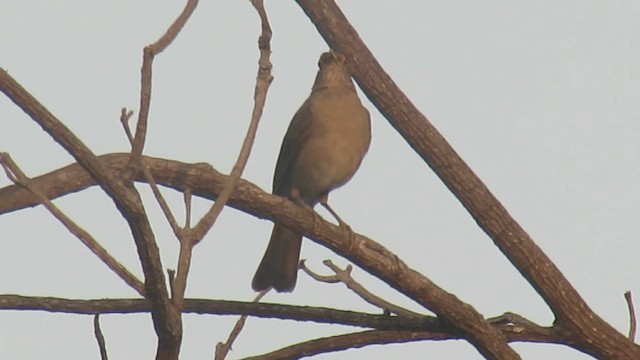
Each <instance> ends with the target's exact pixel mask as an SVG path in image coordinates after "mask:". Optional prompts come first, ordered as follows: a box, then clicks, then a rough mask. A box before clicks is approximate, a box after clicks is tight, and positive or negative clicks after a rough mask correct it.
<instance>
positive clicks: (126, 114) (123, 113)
mask: <svg viewBox="0 0 640 360" xmlns="http://www.w3.org/2000/svg"><path fill="white" fill-rule="evenodd" d="M132 115H133V110H128V111H127V108H122V110H120V124H122V128H123V129H124V133H125V134H126V135H127V140H129V145H131V146H133V134H131V128H129V120H130V119H131V116H132Z"/></svg>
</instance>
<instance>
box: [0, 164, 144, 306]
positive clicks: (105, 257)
mask: <svg viewBox="0 0 640 360" xmlns="http://www.w3.org/2000/svg"><path fill="white" fill-rule="evenodd" d="M0 164H1V165H2V167H3V168H4V171H5V173H6V174H7V177H8V178H9V179H10V180H11V181H13V182H14V183H15V184H16V185H19V186H22V187H24V188H25V189H27V190H28V191H30V192H31V193H32V194H34V195H35V196H37V198H38V199H39V200H40V203H41V204H42V205H44V207H45V208H46V209H47V210H49V212H50V213H51V215H53V216H54V217H55V218H56V219H58V221H60V222H61V223H62V225H64V227H66V228H67V230H69V232H70V233H72V234H73V235H75V236H76V237H77V238H78V239H79V240H80V241H81V242H82V243H83V244H84V245H85V246H86V247H87V248H89V250H91V252H93V253H94V254H95V255H96V256H97V257H98V258H99V259H100V260H101V261H102V262H103V263H104V264H105V265H107V267H108V268H109V269H111V270H112V271H113V272H114V273H116V275H118V276H119V277H120V278H121V279H122V280H124V282H125V283H127V284H128V285H129V286H131V287H132V288H133V289H134V290H135V291H137V292H138V294H140V295H142V296H145V288H144V284H143V283H142V281H140V280H138V278H137V277H136V276H135V275H133V274H132V273H131V272H130V271H129V270H127V268H126V267H125V266H124V265H122V264H121V263H120V262H119V261H118V260H116V259H115V258H114V257H113V256H111V254H109V252H108V251H107V249H105V248H104V247H102V245H100V243H98V241H96V239H94V238H93V236H91V234H89V233H88V232H87V231H86V230H84V229H83V228H82V227H80V226H79V225H78V224H76V223H75V222H74V221H73V220H71V219H70V218H69V217H68V216H67V215H65V214H64V213H63V212H62V211H61V210H60V209H59V208H58V207H57V206H55V205H54V204H53V203H52V202H51V200H49V199H48V198H47V197H46V196H45V195H44V194H43V193H42V192H41V191H39V190H38V189H37V188H35V187H34V186H32V184H31V180H30V179H29V178H28V177H27V176H26V175H25V173H24V172H22V170H21V169H20V167H18V165H17V164H16V163H15V162H14V161H13V159H11V156H10V155H9V154H7V153H0Z"/></svg>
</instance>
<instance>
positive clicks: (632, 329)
mask: <svg viewBox="0 0 640 360" xmlns="http://www.w3.org/2000/svg"><path fill="white" fill-rule="evenodd" d="M624 299H625V300H626V301H627V308H628V309H629V340H631V341H632V342H635V341H636V324H637V322H636V311H635V309H634V307H633V299H632V297H631V291H626V292H625V293H624Z"/></svg>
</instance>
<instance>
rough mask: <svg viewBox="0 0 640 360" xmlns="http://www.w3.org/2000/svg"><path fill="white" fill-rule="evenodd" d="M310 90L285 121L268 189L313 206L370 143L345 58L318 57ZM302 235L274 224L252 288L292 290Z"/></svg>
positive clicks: (350, 173) (366, 114)
mask: <svg viewBox="0 0 640 360" xmlns="http://www.w3.org/2000/svg"><path fill="white" fill-rule="evenodd" d="M318 67H319V70H318V74H317V75H316V80H315V82H314V83H313V88H312V89H311V95H309V98H308V99H307V100H306V101H305V102H304V103H303V104H302V106H301V107H300V109H298V111H297V112H296V114H295V115H294V116H293V119H292V120H291V123H290V124H289V129H288V130H287V133H286V135H285V136H284V140H283V141H282V146H281V148H280V155H279V156H278V162H277V164H276V170H275V174H274V176H273V194H275V195H279V196H283V197H286V198H288V199H290V200H292V201H294V202H297V203H298V204H301V205H304V206H309V207H311V208H313V207H314V206H315V205H316V204H317V203H318V202H320V203H321V204H322V205H323V206H325V207H326V208H327V210H329V211H330V212H331V214H333V215H334V216H335V217H336V219H337V220H338V222H339V223H340V224H341V225H344V223H343V222H342V220H341V219H340V218H339V217H338V216H337V214H336V213H335V212H334V211H333V210H332V209H331V207H329V205H328V204H327V200H328V196H329V192H330V191H331V190H333V189H335V188H337V187H340V186H342V185H344V184H345V183H346V182H347V181H349V180H350V179H351V177H352V176H353V174H355V172H356V170H357V169H358V167H360V163H361V162H362V158H363V157H364V155H365V154H366V152H367V150H368V149H369V144H370V142H371V123H370V119H369V112H368V111H367V109H365V108H364V107H363V106H362V103H361V102H360V99H359V98H358V95H357V94H356V89H355V86H354V85H353V82H352V81H351V74H350V73H349V70H348V68H347V64H346V58H345V57H344V56H343V55H341V54H339V53H336V52H333V51H331V52H327V53H324V54H322V55H321V56H320V60H319V61H318ZM301 245H302V235H301V234H298V233H296V232H295V231H292V230H289V229H288V228H286V227H285V226H284V225H281V224H278V223H276V224H274V226H273V230H272V232H271V239H270V240H269V246H268V247H267V251H266V252H265V254H264V257H263V258H262V261H261V262H260V265H259V266H258V270H257V271H256V274H255V275H254V277H253V282H252V284H251V285H252V287H253V289H254V290H256V291H262V290H266V289H268V288H271V287H272V288H274V289H275V290H276V291H278V292H283V291H287V292H288V291H292V290H293V288H294V287H295V285H296V279H297V274H298V261H299V257H300V246H301Z"/></svg>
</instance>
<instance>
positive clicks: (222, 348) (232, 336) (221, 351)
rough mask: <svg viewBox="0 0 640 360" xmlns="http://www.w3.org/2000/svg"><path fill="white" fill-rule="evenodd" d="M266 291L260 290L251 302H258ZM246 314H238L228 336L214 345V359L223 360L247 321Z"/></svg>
mask: <svg viewBox="0 0 640 360" xmlns="http://www.w3.org/2000/svg"><path fill="white" fill-rule="evenodd" d="M268 292H269V290H265V291H261V292H260V293H258V296H256V298H255V299H253V302H254V303H257V302H259V301H260V300H261V299H262V298H263V297H264V296H265V295H266V294H267V293H268ZM247 316H248V315H242V316H240V318H239V319H238V321H237V322H236V325H235V326H234V327H233V329H232V330H231V333H229V337H228V338H227V341H226V342H224V343H218V344H217V345H216V353H215V357H214V359H215V360H224V359H225V358H226V357H227V354H228V353H229V350H231V346H232V345H233V342H234V341H236V339H237V338H238V335H240V331H242V328H243V327H244V324H245V322H246V321H247Z"/></svg>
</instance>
